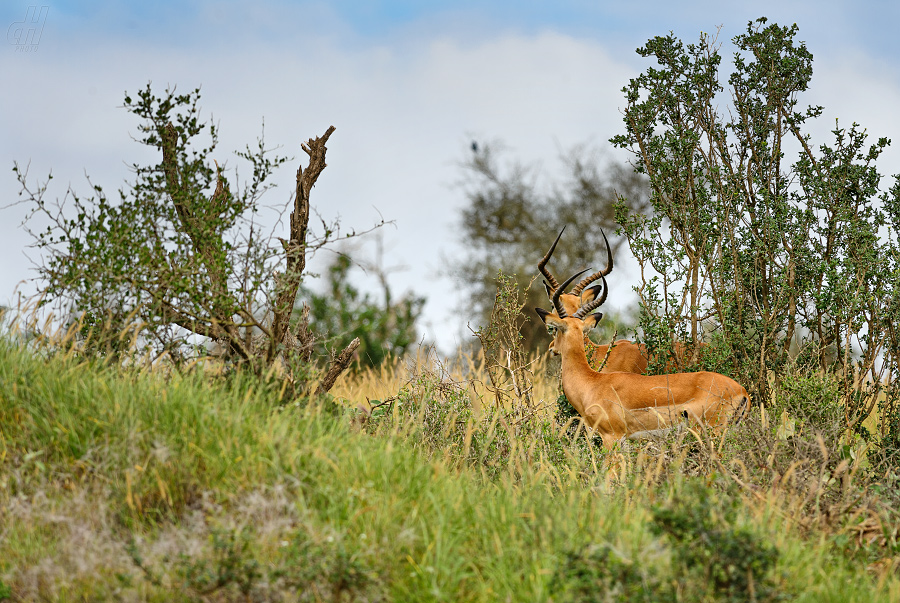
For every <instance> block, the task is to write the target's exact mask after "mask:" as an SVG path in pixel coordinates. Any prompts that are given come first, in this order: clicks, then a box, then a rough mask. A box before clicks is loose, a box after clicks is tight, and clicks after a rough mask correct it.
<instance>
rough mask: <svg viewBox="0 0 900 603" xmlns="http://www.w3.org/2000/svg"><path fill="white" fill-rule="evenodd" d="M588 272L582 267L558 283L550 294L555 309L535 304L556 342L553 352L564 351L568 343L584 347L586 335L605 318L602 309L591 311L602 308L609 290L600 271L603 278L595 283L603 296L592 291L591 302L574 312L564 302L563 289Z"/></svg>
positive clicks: (553, 344) (551, 349)
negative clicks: (595, 311) (594, 312)
mask: <svg viewBox="0 0 900 603" xmlns="http://www.w3.org/2000/svg"><path fill="white" fill-rule="evenodd" d="M585 272H587V270H582V271H581V272H578V273H577V274H574V275H572V276H571V277H569V279H568V280H566V282H564V283H563V284H562V285H558V286H557V287H556V290H555V291H554V293H553V295H552V296H551V297H550V301H552V302H553V308H554V309H555V312H550V311H548V310H544V309H543V308H535V310H536V311H537V313H538V316H540V317H541V320H542V321H544V324H545V325H547V332H548V333H550V335H551V336H552V337H553V342H552V343H551V344H550V351H551V352H553V353H554V354H561V353H562V351H563V350H564V349H565V348H566V346H567V345H570V346H576V347H577V348H578V349H583V347H582V346H583V342H584V335H585V334H586V333H587V332H588V331H590V330H591V329H593V328H594V327H595V326H597V323H599V322H600V319H601V318H603V313H602V312H598V313H597V314H591V312H593V311H594V310H596V309H597V308H599V307H600V306H601V305H603V302H605V301H606V295H607V293H608V290H607V287H606V279H605V278H604V276H603V275H600V277H599V278H600V279H601V284H599V285H596V286H595V287H593V288H595V289H596V288H599V289H601V290H602V291H603V294H602V295H601V296H600V297H596V296H594V295H592V296H591V300H590V301H589V302H587V303H584V304H581V305H580V306H579V307H578V309H577V310H575V311H574V312H573V313H571V314H570V313H569V311H568V309H567V308H566V307H565V305H564V304H563V301H562V297H563V296H565V295H566V294H565V293H563V292H564V291H565V290H566V287H568V286H569V285H571V284H572V281H574V280H575V279H576V278H578V277H579V276H581V275H582V274H584V273H585ZM568 297H570V298H572V297H575V298H577V296H575V295H571V294H570V295H569V296H568Z"/></svg>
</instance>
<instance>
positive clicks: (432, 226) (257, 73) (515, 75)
mask: <svg viewBox="0 0 900 603" xmlns="http://www.w3.org/2000/svg"><path fill="white" fill-rule="evenodd" d="M46 5H47V6H49V11H48V16H47V20H46V23H45V26H44V29H43V32H42V36H41V40H40V44H39V46H38V49H37V51H36V52H33V53H22V52H17V51H16V47H15V46H14V45H12V44H10V43H9V41H10V40H9V35H10V34H9V31H7V36H8V39H7V42H8V43H7V44H6V45H5V47H2V48H0V73H2V74H3V75H4V77H5V80H6V84H7V85H6V86H5V87H4V92H3V94H2V95H0V206H3V205H6V204H8V203H9V202H11V201H14V200H15V197H16V194H17V192H18V189H17V186H16V184H15V180H14V179H13V177H12V173H11V172H10V171H9V169H10V168H11V166H12V162H13V161H14V160H18V161H19V162H28V161H31V170H32V175H33V176H35V177H36V176H38V175H45V174H46V173H47V172H49V171H50V170H51V169H52V170H53V174H54V176H55V178H54V182H53V187H52V188H51V189H50V191H49V193H50V197H51V198H55V197H62V196H63V195H64V193H65V189H66V186H67V185H71V186H72V187H73V188H74V189H76V190H79V191H86V190H87V184H86V182H85V179H84V173H85V172H87V173H88V174H90V175H91V177H92V179H93V180H94V181H95V182H97V183H100V184H103V185H104V186H105V187H106V188H107V189H108V190H109V189H114V188H116V187H118V186H119V185H120V184H121V183H122V181H123V180H124V179H125V178H127V177H128V171H127V169H126V167H125V164H126V163H131V162H133V161H147V160H153V159H154V158H153V157H148V156H147V155H146V152H145V150H144V149H142V148H140V147H138V146H137V145H136V144H135V143H134V142H132V140H131V138H130V134H131V133H133V132H134V131H135V126H136V122H135V121H134V120H133V119H132V118H131V117H130V116H129V115H128V114H127V113H126V112H125V111H123V110H122V109H121V105H122V99H123V97H124V93H125V91H130V92H134V91H135V90H137V89H138V88H142V87H143V86H145V85H146V83H147V82H148V81H152V82H153V84H154V87H156V88H158V89H160V90H162V89H163V88H165V86H166V85H177V86H178V87H179V88H180V89H183V90H187V89H191V88H194V87H196V86H202V89H203V107H204V109H205V110H206V111H208V112H209V113H211V114H212V115H213V116H214V117H215V119H217V120H218V121H219V122H220V125H221V128H222V139H221V144H220V147H219V152H220V153H219V159H220V160H228V161H232V162H233V160H234V159H233V155H231V151H232V150H236V149H240V148H243V146H244V145H245V144H247V143H252V142H254V140H255V138H256V136H257V135H258V134H259V132H260V125H261V123H262V120H263V118H264V119H265V123H266V138H267V141H268V142H269V143H271V144H278V145H282V146H283V149H284V152H285V153H286V154H288V155H292V156H294V157H295V161H294V162H293V163H292V167H290V168H286V169H284V170H283V171H282V172H281V173H280V175H279V178H280V180H279V183H280V185H281V187H280V188H278V189H275V190H274V191H272V192H271V193H270V194H269V196H268V197H267V199H266V200H267V202H268V203H270V204H272V205H273V206H279V205H280V206H283V205H284V204H285V203H286V202H287V200H288V198H287V195H288V192H289V190H290V180H291V177H292V173H293V171H294V170H295V169H296V165H297V163H296V162H297V161H299V160H300V158H301V157H303V155H302V153H301V152H300V151H299V146H298V145H299V143H300V142H301V141H303V140H306V139H307V138H309V137H310V136H315V135H319V134H321V133H322V132H324V131H325V129H326V128H327V127H328V126H329V125H332V124H333V125H335V126H336V127H337V131H336V133H335V135H334V136H333V137H332V139H331V142H330V144H329V167H328V169H327V170H326V172H325V173H324V174H323V177H322V179H321V180H320V183H319V185H318V186H317V187H316V191H315V193H314V196H313V204H314V205H316V206H317V208H318V209H319V211H321V212H322V214H323V216H324V217H326V218H330V217H337V216H340V217H341V218H342V221H343V223H344V225H345V226H349V227H357V228H365V227H366V226H368V225H370V224H371V223H373V222H374V221H376V220H378V219H379V218H380V217H382V216H383V217H384V218H385V219H387V220H394V221H395V226H392V227H389V228H387V229H385V231H384V234H383V236H384V240H385V250H386V252H385V253H386V258H385V262H386V264H387V265H388V266H389V267H397V268H403V269H402V270H399V269H398V270H397V271H395V272H393V273H392V274H391V283H392V285H393V286H394V288H395V289H397V290H398V292H399V291H403V290H407V289H413V290H416V291H417V292H419V293H420V294H422V295H425V296H427V297H428V299H429V301H428V305H427V306H426V313H425V324H424V327H425V334H426V335H427V336H428V337H429V338H431V339H436V340H437V341H438V342H439V343H440V344H441V346H442V347H443V348H444V349H449V348H451V347H452V346H453V345H454V344H455V343H456V342H458V341H461V340H463V339H464V338H466V337H467V336H468V335H467V333H468V331H467V329H466V328H465V324H466V320H467V319H468V316H466V314H465V312H464V311H461V310H460V309H461V308H465V306H466V300H464V299H461V298H460V296H459V293H458V292H457V287H456V286H455V285H454V283H453V282H452V281H450V280H449V279H448V278H446V277H443V276H441V271H442V269H443V266H444V265H445V259H446V258H447V257H452V256H453V255H454V254H455V253H458V251H459V249H458V246H457V235H456V224H457V219H458V215H459V210H460V208H461V207H462V205H463V204H464V202H465V201H464V197H463V194H462V191H461V190H460V189H459V187H458V186H455V184H456V183H457V182H458V180H459V177H460V171H459V167H458V164H459V162H460V161H461V159H462V158H463V157H464V153H465V151H466V148H467V146H468V143H469V142H470V141H471V139H472V138H477V139H482V140H487V139H490V140H494V139H499V140H502V141H504V142H505V143H506V146H507V147H508V148H509V150H510V155H511V156H513V157H516V158H519V159H521V160H524V161H527V162H531V163H533V164H535V165H537V166H539V167H540V169H541V170H542V172H543V174H544V175H545V176H547V177H548V179H549V178H550V177H552V176H553V175H554V174H555V173H557V172H558V170H559V169H560V162H559V161H558V157H559V153H560V151H561V150H566V149H569V148H571V147H572V146H573V145H576V144H588V145H591V146H592V147H594V148H596V149H599V150H600V151H603V149H604V145H605V141H606V140H608V139H609V137H611V136H613V135H615V134H617V133H619V131H620V130H621V117H620V114H619V109H620V107H621V106H622V105H623V101H622V98H621V93H620V92H619V91H620V90H621V88H622V86H624V85H625V84H626V83H627V81H628V79H629V78H630V77H634V76H635V75H637V73H638V72H639V71H640V70H642V69H644V68H646V67H647V66H648V64H647V63H646V62H645V61H644V60H643V59H641V58H640V57H638V56H637V55H636V54H635V52H634V50H635V48H637V47H638V46H640V45H642V44H643V43H644V42H645V41H646V40H647V39H648V38H649V37H652V36H654V35H664V34H666V33H668V32H669V31H674V33H675V34H676V35H678V36H679V37H680V38H682V39H683V40H684V41H686V42H693V41H696V40H697V39H698V36H699V34H700V32H701V31H704V32H709V33H712V32H715V31H716V28H717V27H718V26H722V29H721V34H720V38H719V40H720V42H723V43H724V44H725V53H724V54H725V56H726V57H728V56H730V54H731V50H729V48H728V41H729V40H730V39H731V38H732V37H733V36H735V35H737V34H739V33H741V32H743V31H744V30H745V28H746V26H747V22H748V21H750V20H751V19H755V18H756V17H759V16H763V15H765V16H767V17H768V18H769V20H770V22H778V23H779V24H782V25H785V24H791V23H795V22H796V23H797V24H798V25H799V27H800V33H799V36H798V37H799V39H800V40H804V41H806V42H807V44H808V47H809V49H810V50H811V51H812V53H813V54H814V56H815V62H814V70H815V75H814V78H813V85H812V88H811V90H810V91H809V93H808V94H807V97H806V98H804V99H802V101H803V102H806V103H809V104H819V105H824V106H825V108H826V112H825V117H824V118H823V119H822V120H820V124H819V126H818V130H817V131H814V132H813V134H814V136H815V137H817V138H816V140H817V141H818V142H825V141H827V138H825V136H826V135H827V132H828V130H830V129H831V128H832V127H833V125H834V119H836V118H839V119H840V120H841V123H843V124H845V125H849V124H850V122H852V121H857V122H860V123H861V124H862V125H863V126H864V127H866V128H867V129H868V131H869V132H870V133H871V134H872V135H873V136H887V137H889V138H892V139H894V140H895V145H896V146H895V147H894V148H892V149H891V150H890V151H889V152H888V153H887V154H886V156H885V161H884V162H883V164H882V170H883V171H884V172H885V173H887V174H893V173H898V172H900V149H898V148H897V147H900V116H898V111H897V107H898V106H900V67H898V65H900V44H897V42H896V33H895V31H896V26H897V23H900V2H894V1H879V2H865V1H863V2H829V1H824V2H816V1H802V2H792V1H789V0H786V1H780V2H773V1H763V2H756V3H747V2H741V3H733V2H731V3H730V2H711V1H702V2H680V3H675V2H671V1H669V2H631V3H628V2H587V1H575V0H568V1H567V0H557V1H555V2H523V1H518V2H512V1H493V2H492V1H480V2H475V1H462V2H446V1H432V2H410V1H404V2H349V1H339V2H287V1H273V0H263V1H261V2H254V3H249V2H165V1H164V2H153V3H136V2H128V3H125V2H110V1H85V2H72V1H66V2H57V1H52V0H49V1H48V2H47V3H46ZM28 6H29V2H18V1H16V0H12V1H7V2H4V3H2V5H0V24H2V25H4V26H5V27H12V26H13V24H14V23H15V22H16V21H21V20H22V19H23V18H24V16H25V13H26V10H27V8H28ZM22 215H23V212H22V208H21V207H12V208H9V209H5V210H2V211H0V218H2V220H0V241H2V245H3V253H2V254H0V301H2V300H8V299H9V298H10V294H11V291H12V290H13V288H15V287H16V286H17V284H18V283H21V282H22V281H24V280H25V279H28V278H29V277H30V276H33V275H32V274H31V273H30V272H29V265H28V259H27V258H26V256H25V255H24V254H23V248H24V246H25V245H26V244H27V242H28V238H27V236H25V234H24V233H23V232H22V231H21V229H20V228H19V227H18V224H19V222H20V221H21V218H22ZM274 223H275V222H274V221H273V224H274ZM360 253H363V254H365V253H368V250H367V249H366V248H363V249H362V250H360ZM32 257H33V254H32ZM326 260H327V258H318V259H317V261H318V262H319V265H321V262H323V261H326ZM617 263H618V265H620V266H623V268H622V269H621V271H619V270H617V272H618V275H616V278H617V279H619V280H618V283H617V282H616V281H615V280H614V281H612V283H611V284H612V286H614V287H616V290H617V291H625V292H627V290H628V283H629V282H630V281H629V275H628V269H627V258H625V259H624V260H622V261H620V262H617ZM314 265H315V264H314ZM359 278H360V282H361V284H364V283H365V282H366V279H365V277H364V276H360V277H359ZM29 286H30V285H28V284H27V283H25V284H23V285H20V288H21V289H22V290H27V289H28V287H29ZM618 301H620V302H621V303H622V304H624V303H627V302H628V301H630V297H627V295H626V293H623V294H622V296H621V297H620V298H619V300H618ZM610 303H611V304H612V305H615V303H616V301H615V300H611V301H610Z"/></svg>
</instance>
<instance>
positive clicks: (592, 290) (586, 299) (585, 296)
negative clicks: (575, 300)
mask: <svg viewBox="0 0 900 603" xmlns="http://www.w3.org/2000/svg"><path fill="white" fill-rule="evenodd" d="M602 291H603V283H600V284H599V285H594V286H593V287H588V288H587V289H585V290H584V292H583V293H582V294H581V305H582V306H583V305H584V304H588V303H590V302H592V301H594V300H595V299H597V296H598V295H600V293H601V292H602Z"/></svg>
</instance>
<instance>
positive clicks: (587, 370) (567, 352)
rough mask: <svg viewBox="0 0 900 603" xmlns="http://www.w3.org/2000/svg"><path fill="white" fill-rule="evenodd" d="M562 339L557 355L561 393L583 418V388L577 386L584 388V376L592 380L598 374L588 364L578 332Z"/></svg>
mask: <svg viewBox="0 0 900 603" xmlns="http://www.w3.org/2000/svg"><path fill="white" fill-rule="evenodd" d="M562 337H563V339H562V341H561V342H560V343H562V344H563V345H561V346H559V348H560V349H559V355H560V357H561V359H562V387H563V393H565V394H566V399H568V400H569V404H571V405H572V407H573V408H575V410H577V411H578V413H579V414H580V415H581V416H582V417H584V416H585V408H584V403H583V400H582V395H583V394H584V392H583V391H582V390H583V387H579V386H584V385H585V384H586V383H588V381H586V380H585V376H589V377H590V379H594V378H595V376H596V375H599V373H598V372H596V371H595V370H594V369H592V368H591V365H590V364H589V363H588V360H587V355H586V354H585V351H584V341H583V339H582V333H581V331H580V330H578V332H571V333H563V334H562Z"/></svg>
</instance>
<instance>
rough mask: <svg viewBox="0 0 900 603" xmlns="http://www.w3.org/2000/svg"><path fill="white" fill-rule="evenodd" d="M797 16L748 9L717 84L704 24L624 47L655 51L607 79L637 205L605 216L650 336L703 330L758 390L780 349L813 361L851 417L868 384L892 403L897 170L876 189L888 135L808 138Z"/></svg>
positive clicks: (696, 334) (694, 336) (779, 368)
mask: <svg viewBox="0 0 900 603" xmlns="http://www.w3.org/2000/svg"><path fill="white" fill-rule="evenodd" d="M797 31H798V29H797V26H796V25H793V26H790V27H781V26H779V25H777V24H773V25H768V24H767V20H766V19H765V18H761V19H758V20H757V21H753V22H750V23H749V24H748V27H747V30H746V32H745V33H743V34H741V35H738V36H736V37H735V38H734V39H733V43H734V45H735V47H736V51H735V52H734V55H733V69H732V71H731V73H730V75H729V76H728V78H727V84H723V83H722V81H721V78H720V73H719V69H720V64H721V60H722V56H721V55H720V52H719V49H720V45H719V44H718V42H717V40H716V39H715V38H711V37H709V36H706V35H701V37H700V42H699V43H698V44H688V45H686V46H685V45H684V44H683V43H682V42H681V41H680V40H679V39H677V38H676V37H675V36H674V35H673V34H670V35H668V36H661V37H655V38H653V39H651V40H649V41H648V42H647V44H646V45H645V46H643V47H641V48H639V49H638V51H637V52H638V54H640V55H641V56H643V57H647V58H652V59H654V60H655V61H656V66H653V67H649V68H647V70H646V71H645V72H643V73H642V74H640V75H639V76H638V77H636V78H634V79H632V80H631V81H630V82H629V84H628V85H627V86H625V88H624V89H623V92H624V94H625V98H626V107H625V111H624V125H625V132H624V133H623V134H620V135H618V136H616V137H614V138H613V139H612V142H613V144H615V145H617V146H619V147H621V148H624V149H628V150H630V151H631V152H633V153H634V157H635V163H634V165H635V168H636V169H637V170H638V171H639V172H640V173H642V174H644V175H645V176H646V177H647V178H648V179H649V184H650V205H651V207H652V211H651V212H648V213H645V214H642V213H637V212H634V211H632V210H631V209H630V208H629V207H626V206H620V207H619V208H618V220H619V222H620V223H621V224H622V226H623V229H624V232H625V236H626V237H627V239H628V243H629V246H630V247H631V250H632V252H633V253H634V255H635V257H636V258H637V260H638V262H639V264H640V265H641V275H642V280H641V282H640V284H639V285H638V287H637V291H638V295H639V298H640V306H641V313H642V314H641V327H642V329H643V332H644V333H645V334H646V335H651V336H652V337H650V338H649V339H648V344H651V347H657V348H658V346H668V347H671V345H672V342H673V339H683V340H687V341H689V342H693V343H696V342H699V341H701V340H703V341H708V342H711V343H714V344H715V346H714V347H718V348H720V350H719V351H724V353H722V354H720V355H718V356H717V357H718V358H721V359H723V360H728V362H725V363H723V364H722V365H720V366H719V367H718V369H719V370H720V371H721V372H730V373H732V374H734V375H735V376H736V377H737V378H738V380H739V381H742V382H743V384H744V385H745V386H747V387H748V389H749V390H751V392H753V393H754V395H755V396H756V397H757V399H759V400H762V401H766V400H768V399H769V397H770V396H769V387H770V383H771V382H770V378H772V377H774V378H775V379H776V380H777V379H779V378H780V377H779V375H780V374H781V373H782V372H783V371H784V370H786V368H787V367H788V366H789V364H788V363H789V361H792V360H793V359H796V360H798V361H801V362H806V363H810V362H811V363H814V364H815V365H816V366H818V368H819V370H824V371H832V372H833V373H834V374H836V375H837V377H838V378H839V380H840V382H841V383H842V384H843V386H842V391H843V392H844V393H843V395H844V400H843V403H844V409H845V414H846V417H845V419H846V427H847V428H856V427H857V426H858V425H859V422H860V421H861V420H862V419H864V418H865V417H866V416H867V415H868V414H869V412H870V411H871V409H872V407H873V405H874V404H875V403H876V400H877V399H878V397H879V394H882V395H883V396H885V397H884V398H883V399H885V400H887V402H886V404H887V406H886V407H885V408H887V409H888V410H886V411H885V412H887V413H888V414H887V415H883V419H888V418H889V414H890V413H893V412H896V399H897V391H896V386H895V385H893V384H894V383H896V381H897V377H898V376H900V375H898V370H900V369H898V366H900V365H898V362H897V360H898V355H897V354H898V352H900V348H898V338H897V335H896V333H895V329H894V326H893V322H894V319H895V317H896V316H897V310H898V303H900V302H898V299H900V270H898V264H897V258H898V257H900V245H898V238H897V233H898V230H897V229H898V226H900V213H898V211H900V200H898V185H897V184H895V185H894V187H893V188H892V189H890V190H888V191H882V190H881V189H880V182H881V174H880V173H879V172H878V170H877V167H876V160H877V159H878V157H879V155H880V154H881V152H882V151H883V150H884V148H885V147H886V146H887V145H888V144H889V141H888V140H887V139H885V138H881V139H878V140H877V141H876V142H875V143H874V144H871V145H867V143H866V138H867V135H866V133H865V131H864V130H861V129H860V128H859V126H857V125H856V124H855V123H854V124H853V125H852V126H851V127H850V128H849V129H847V128H843V127H840V126H836V127H835V129H834V130H833V135H834V140H833V142H832V143H829V144H819V145H814V144H813V142H812V140H811V137H810V135H809V134H807V133H806V130H807V128H808V124H809V123H811V122H812V121H813V120H815V119H817V118H818V117H820V116H821V115H822V112H823V109H822V107H806V108H803V107H802V106H801V105H800V102H799V97H800V95H801V94H802V93H803V92H804V91H805V90H806V89H807V88H808V86H809V82H810V80H811V78H812V73H813V70H812V61H813V57H812V54H811V53H810V52H809V50H808V49H807V48H806V45H805V44H803V43H802V42H797V41H796V40H795V38H796V35H797ZM726 91H727V95H728V98H730V101H731V102H730V104H728V98H726V97H725V96H724V93H725V92H726ZM882 425H884V423H882Z"/></svg>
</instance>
